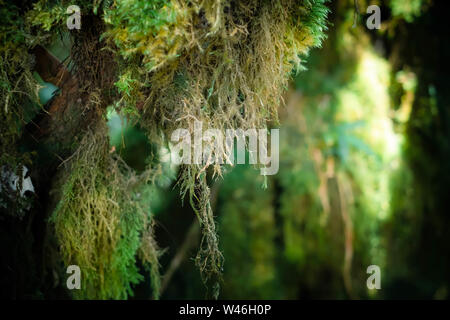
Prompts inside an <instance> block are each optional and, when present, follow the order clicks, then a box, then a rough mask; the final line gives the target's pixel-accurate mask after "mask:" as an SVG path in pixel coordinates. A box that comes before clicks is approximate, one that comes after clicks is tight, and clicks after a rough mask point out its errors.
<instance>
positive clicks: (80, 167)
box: [50, 126, 159, 299]
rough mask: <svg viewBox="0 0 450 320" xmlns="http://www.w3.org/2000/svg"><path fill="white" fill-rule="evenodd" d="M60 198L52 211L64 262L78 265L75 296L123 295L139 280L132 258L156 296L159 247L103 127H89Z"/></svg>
mask: <svg viewBox="0 0 450 320" xmlns="http://www.w3.org/2000/svg"><path fill="white" fill-rule="evenodd" d="M63 175H64V176H65V178H64V179H63V181H64V182H63V185H62V193H61V194H60V195H59V197H60V201H59V203H58V205H57V207H56V209H55V210H54V212H53V215H52V217H51V220H50V221H51V222H52V223H53V224H54V228H55V233H56V237H57V239H58V243H59V246H60V251H61V255H62V258H63V261H64V264H65V265H73V264H74V265H78V266H79V267H80V269H81V272H82V285H81V290H80V291H78V290H75V291H74V295H75V297H76V298H88V299H111V298H114V299H125V298H127V297H128V296H129V295H132V285H133V284H136V283H138V282H139V281H141V280H143V277H142V276H141V275H140V274H139V272H138V267H137V265H136V260H137V259H138V258H139V259H141V260H142V262H143V263H144V264H146V265H147V266H148V267H149V269H150V273H151V278H152V285H153V287H154V291H153V292H154V296H155V297H156V298H157V297H158V291H159V288H158V286H159V272H158V248H157V246H156V244H155V241H154V240H153V236H152V224H151V217H150V215H149V212H148V205H145V200H144V199H141V196H140V194H139V192H140V189H139V179H138V177H136V176H134V175H133V173H132V172H131V171H130V169H129V168H128V167H127V166H126V165H125V164H124V163H123V162H122V161H121V160H119V159H113V158H111V156H110V155H109V140H108V136H107V135H106V128H104V126H103V127H100V128H99V129H98V131H96V132H88V133H87V134H86V135H85V137H84V139H83V141H82V142H81V144H80V147H79V149H78V150H77V151H76V152H75V154H74V155H73V157H72V160H70V163H68V164H67V165H66V169H65V173H63Z"/></svg>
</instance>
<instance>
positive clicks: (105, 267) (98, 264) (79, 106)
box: [2, 0, 328, 298]
mask: <svg viewBox="0 0 450 320" xmlns="http://www.w3.org/2000/svg"><path fill="white" fill-rule="evenodd" d="M325 2H326V1H325V0H304V1H294V0H277V1H266V0H248V1H234V0H230V1H224V0H202V1H200V0H186V1H181V0H171V1H163V0H158V1H151V2H150V1H144V0H134V1H129V0H116V1H87V0H86V1H81V2H80V3H77V5H79V6H80V8H81V17H82V21H81V26H82V28H81V30H71V31H70V32H69V34H70V42H71V53H70V59H69V60H70V61H65V62H64V66H65V67H66V68H67V70H65V72H66V75H67V78H65V79H66V80H67V79H69V80H68V81H63V83H62V86H61V89H62V93H61V97H60V99H59V100H58V102H57V103H54V104H52V105H51V108H50V113H49V114H50V116H49V119H50V120H49V123H51V126H50V129H51V130H52V131H53V132H54V133H55V132H57V133H58V134H59V133H62V134H61V136H62V137H63V139H61V141H60V142H62V144H64V146H63V147H61V148H57V149H61V150H60V151H62V152H61V153H62V154H63V156H65V155H67V159H66V160H65V161H64V162H63V163H64V169H63V171H62V172H60V173H59V176H60V179H61V180H60V181H59V184H58V183H57V184H55V186H56V187H55V188H56V189H57V188H58V186H59V187H62V192H60V193H54V194H53V195H54V197H55V198H56V199H57V200H58V205H57V207H56V209H55V210H54V212H53V214H52V217H51V219H50V222H51V223H52V226H54V228H55V233H56V237H57V242H58V246H59V248H60V253H61V256H62V259H63V261H64V263H65V264H77V265H79V266H80V268H81V270H82V272H83V275H84V277H83V285H82V288H83V289H82V290H81V291H80V292H78V293H75V297H77V298H82V297H84V298H126V297H128V296H129V295H131V294H132V285H133V284H135V283H137V282H139V281H140V280H142V276H141V275H139V273H138V269H137V266H136V263H135V262H136V258H137V257H141V258H142V259H144V260H145V261H147V262H148V266H149V267H150V271H151V274H152V279H153V281H152V282H153V284H154V286H155V288H157V282H158V280H157V269H158V264H157V249H156V245H155V242H154V240H153V237H152V232H151V228H150V229H148V228H149V226H151V222H150V221H151V219H150V218H149V217H148V214H147V213H148V212H147V211H145V210H144V209H143V208H142V207H141V206H142V204H140V201H139V199H136V198H135V197H137V195H138V193H139V192H138V191H137V189H139V188H140V187H138V185H140V186H142V183H144V184H145V183H146V182H147V181H148V179H149V176H151V175H152V173H153V172H155V168H154V167H153V165H154V163H152V164H151V165H148V167H147V168H146V170H144V172H143V173H142V174H141V175H140V176H139V177H137V176H136V174H135V173H134V172H133V171H132V170H130V169H129V168H127V167H126V166H125V165H124V164H123V162H122V161H121V160H119V159H116V158H113V157H112V156H111V155H110V154H109V150H108V146H109V145H108V143H107V138H106V133H105V130H104V127H105V125H104V122H105V115H106V112H107V111H106V110H107V107H108V106H109V105H112V106H113V107H114V108H115V110H116V111H117V113H118V114H120V115H121V116H124V117H127V118H129V119H130V120H132V121H133V123H136V124H137V125H139V126H140V127H141V128H143V129H144V130H145V131H146V134H147V135H148V138H149V140H150V142H151V143H152V144H156V143H160V144H164V145H166V144H167V141H168V140H169V138H170V135H171V133H172V132H173V130H174V129H176V128H187V129H189V130H190V132H191V133H192V131H193V123H194V120H199V121H202V122H203V123H205V124H207V125H208V126H209V127H211V128H215V129H219V130H224V129H226V128H242V129H248V128H266V127H267V126H268V125H269V124H270V123H277V121H278V115H277V108H278V106H279V105H280V103H281V102H282V98H281V97H282V94H283V92H284V91H285V90H286V88H287V83H288V81H289V79H290V76H291V72H292V70H293V69H295V70H299V69H300V68H301V56H302V55H306V54H307V53H308V50H309V48H311V47H314V46H318V45H320V42H321V40H322V39H323V38H324V31H325V29H326V26H325V25H326V21H325V20H326V16H327V13H328V9H327V8H326V6H325ZM71 4H72V3H70V2H69V1H64V0H62V1H56V0H39V1H36V2H34V3H33V4H32V5H31V4H29V6H28V7H27V10H25V11H26V12H24V14H23V16H25V17H26V18H25V21H24V22H23V23H25V25H26V27H27V30H28V31H29V34H30V35H32V36H33V37H30V39H31V38H32V39H33V40H32V43H28V44H27V45H25V46H23V48H22V49H21V50H23V51H21V52H22V55H20V54H14V57H15V58H19V60H18V62H17V66H13V69H14V68H17V70H20V71H17V72H16V71H13V73H14V76H15V77H17V79H16V80H15V83H14V85H16V84H19V85H20V86H25V85H30V84H31V82H28V80H27V79H28V78H27V75H28V73H27V72H29V71H30V70H31V68H30V67H27V66H21V65H20V64H24V63H26V61H27V59H25V58H24V57H25V53H23V52H25V51H26V50H28V49H32V48H34V47H35V46H36V45H38V44H39V45H45V44H48V43H50V42H51V41H52V40H54V37H55V35H56V34H57V33H59V32H61V31H63V30H66V29H65V28H66V27H65V20H66V18H67V14H66V11H65V10H66V8H67V7H68V6H69V5H71ZM20 21H22V20H20ZM7 24H8V26H10V24H11V21H9V22H7ZM19 30H20V28H19ZM4 59H6V60H8V63H9V58H8V56H5V58H4ZM22 70H25V71H24V72H23V73H21V72H22ZM69 71H70V73H72V75H71V76H72V77H71V76H70V75H68V73H69ZM8 72H10V71H8ZM54 76H56V75H54ZM8 79H9V80H11V79H14V78H11V77H9V76H8ZM19 80H20V81H19ZM11 83H12V82H9V84H11ZM64 84H66V85H68V86H69V85H70V88H69V87H68V88H64ZM32 87H33V86H32V85H31V86H28V87H27V88H24V89H23V91H24V92H27V94H28V95H29V94H30V93H31V92H35V91H33V90H34V89H35V88H32ZM58 87H60V85H59V84H58ZM5 88H6V87H5ZM2 95H6V98H8V99H12V100H11V101H13V100H14V103H17V105H18V104H19V103H20V101H19V100H18V99H19V98H20V94H14V95H11V90H10V88H9V87H8V88H7V90H4V91H2ZM2 97H3V96H2ZM6 98H5V99H6ZM15 99H17V101H16V100H15ZM33 99H34V98H33ZM70 99H71V100H70ZM68 100H70V101H68ZM64 104H68V106H65V105H64ZM8 106H9V105H8ZM66 107H67V108H66ZM8 108H9V107H8ZM11 108H12V107H11ZM4 109H5V110H6V108H4ZM17 110H19V109H17ZM78 111H79V112H78ZM66 118H68V119H66ZM58 119H64V120H65V122H64V123H67V125H66V126H63V125H61V126H59V127H58V126H57V122H58V121H57V120H58ZM66 120H67V121H66ZM2 121H3V120H2ZM6 121H7V123H5V127H8V128H12V129H11V130H13V129H14V126H13V122H14V121H15V120H14V121H13V120H11V119H9V118H8V119H7V120H6ZM55 123H56V124H55ZM2 124H3V123H2ZM92 128H96V129H92ZM14 130H15V129H14ZM74 130H77V131H79V132H78V134H77V136H78V137H81V139H79V140H77V139H75V138H72V136H73V134H72V133H73V131H74ZM16 131H17V130H16ZM16 131H11V132H12V134H13V135H15V136H17V132H16ZM69 140H70V141H69ZM49 141H53V140H52V139H49ZM10 142H11V143H10ZM8 143H9V144H8V145H9V146H12V145H14V144H15V140H13V139H9V141H8ZM50 144H51V148H53V145H56V143H50ZM5 145H6V144H5ZM52 150H53V149H52ZM74 150H76V151H75V152H74V153H73V151H74ZM55 151H56V150H55ZM220 152H221V153H222V154H223V152H225V150H220ZM54 153H55V154H56V153H57V152H54ZM56 156H57V157H58V160H61V159H60V155H58V154H56ZM218 156H220V154H219V155H218ZM210 165H211V163H206V164H205V165H193V166H189V167H188V166H186V167H183V168H181V170H180V177H179V184H180V186H181V193H182V196H183V197H184V196H188V198H189V202H190V204H191V206H192V207H193V209H194V211H195V212H196V213H197V216H198V219H199V221H200V223H201V225H202V240H201V244H200V249H199V252H198V254H197V257H196V259H195V261H196V265H197V266H198V267H199V269H200V270H201V272H202V277H203V280H204V282H205V283H211V285H212V286H213V288H214V296H215V297H217V295H218V289H219V286H218V283H219V282H218V279H219V278H220V275H221V269H222V266H223V257H222V253H221V252H220V250H219V245H218V237H217V234H216V226H215V221H214V218H213V212H212V209H211V205H210V199H209V198H210V189H209V186H208V183H207V175H208V174H209V173H210V172H211V173H212V174H213V175H221V174H222V170H223V166H218V165H215V166H214V167H213V168H212V169H209V167H210ZM133 188H136V190H134V189H133ZM130 190H131V191H130ZM142 239H147V240H146V241H144V242H142V245H141V241H142ZM139 248H140V249H139ZM139 250H141V251H139ZM139 252H140V253H139ZM155 290H156V291H155V296H156V292H157V289H155Z"/></svg>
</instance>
